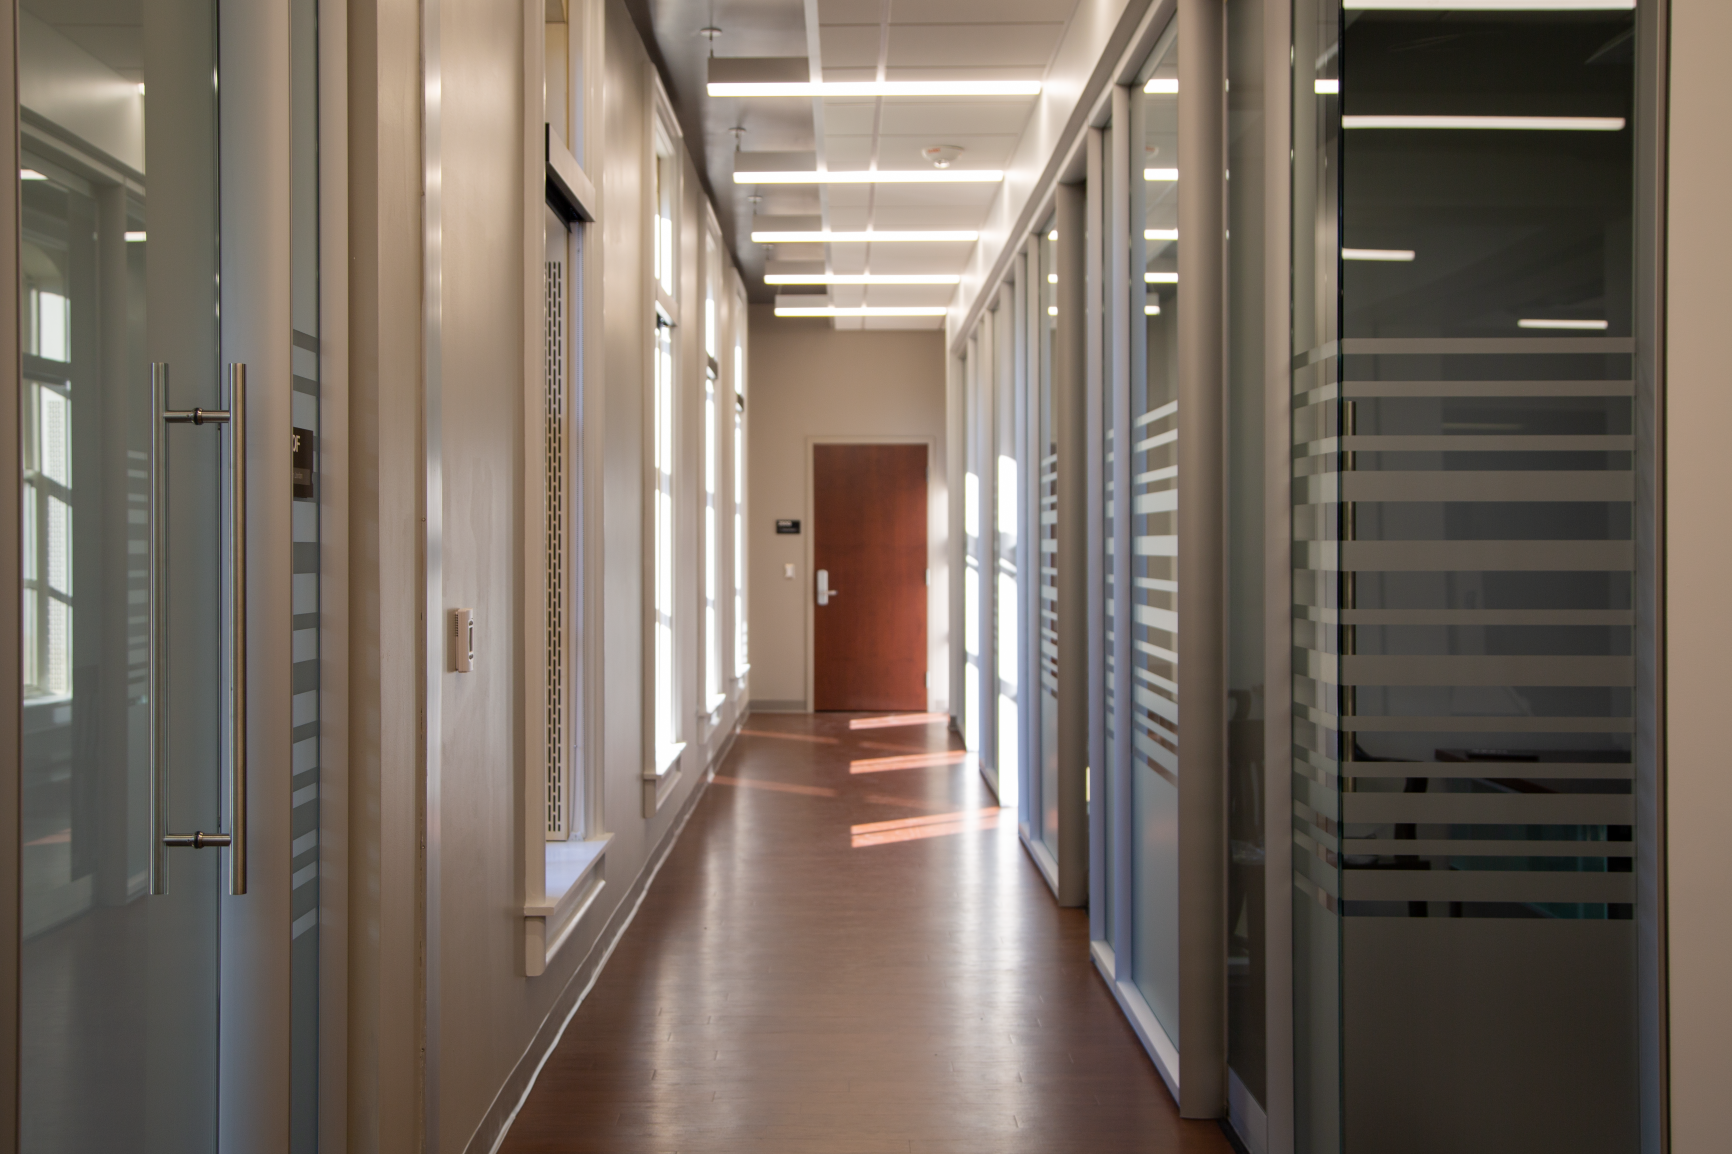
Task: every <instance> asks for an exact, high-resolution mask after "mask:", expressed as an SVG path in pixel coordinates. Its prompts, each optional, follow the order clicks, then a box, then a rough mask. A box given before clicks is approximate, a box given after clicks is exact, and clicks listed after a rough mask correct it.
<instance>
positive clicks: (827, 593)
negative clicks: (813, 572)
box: [817, 569, 842, 605]
mask: <svg viewBox="0 0 1732 1154" xmlns="http://www.w3.org/2000/svg"><path fill="white" fill-rule="evenodd" d="M817 577H818V604H820V605H828V604H830V598H832V597H836V596H840V595H841V592H842V591H841V590H840V589H832V588H830V571H829V570H828V569H820V570H818V573H817Z"/></svg>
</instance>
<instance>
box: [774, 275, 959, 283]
mask: <svg viewBox="0 0 1732 1154" xmlns="http://www.w3.org/2000/svg"><path fill="white" fill-rule="evenodd" d="M764 283H765V284H961V283H962V278H961V277H959V276H953V275H951V274H950V273H909V274H907V275H905V276H899V275H893V274H891V273H840V272H815V273H793V272H773V273H766V274H765V276H764Z"/></svg>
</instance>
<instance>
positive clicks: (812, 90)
mask: <svg viewBox="0 0 1732 1154" xmlns="http://www.w3.org/2000/svg"><path fill="white" fill-rule="evenodd" d="M709 93H710V95H711V96H1039V95H1040V81H1038V80H825V81H818V82H814V81H804V82H801V81H787V82H781V83H776V82H769V83H756V84H754V83H739V84H730V83H720V84H711V85H710V86H709Z"/></svg>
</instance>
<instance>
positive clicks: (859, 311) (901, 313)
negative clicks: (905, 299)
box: [776, 305, 950, 317]
mask: <svg viewBox="0 0 1732 1154" xmlns="http://www.w3.org/2000/svg"><path fill="white" fill-rule="evenodd" d="M949 311H950V310H949V309H947V308H945V307H943V306H942V305H933V306H930V307H928V306H925V305H921V306H917V307H916V306H911V307H900V306H883V307H878V306H873V305H862V306H861V307H859V308H837V307H835V306H833V305H826V306H824V307H822V308H791V307H788V308H784V307H783V306H781V305H778V306H776V315H777V316H779V317H941V316H943V315H944V314H946V313H948V312H949Z"/></svg>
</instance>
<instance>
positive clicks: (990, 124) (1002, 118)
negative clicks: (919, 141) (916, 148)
mask: <svg viewBox="0 0 1732 1154" xmlns="http://www.w3.org/2000/svg"><path fill="white" fill-rule="evenodd" d="M1033 109H1034V98H1033V97H1028V98H1026V99H1007V100H991V101H988V100H972V99H971V100H957V101H937V100H886V101H885V102H884V122H883V125H882V126H881V127H880V128H879V131H880V132H882V133H883V134H884V135H885V136H910V137H925V138H927V143H938V142H940V141H942V142H943V143H946V144H961V143H964V142H963V141H961V140H949V139H947V138H948V137H953V136H973V135H978V136H1009V137H1012V138H1015V137H1020V136H1021V135H1022V130H1023V126H1024V125H1026V124H1027V123H1028V114H1029V113H1030V112H1031V111H1033ZM866 125H867V127H866V129H865V131H867V132H870V131H871V130H872V129H871V121H870V120H868V121H867V122H866ZM824 127H825V131H826V133H829V132H835V131H837V128H836V127H835V126H833V125H832V124H831V123H830V113H829V102H828V101H826V102H825V112H824ZM922 147H924V146H922Z"/></svg>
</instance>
